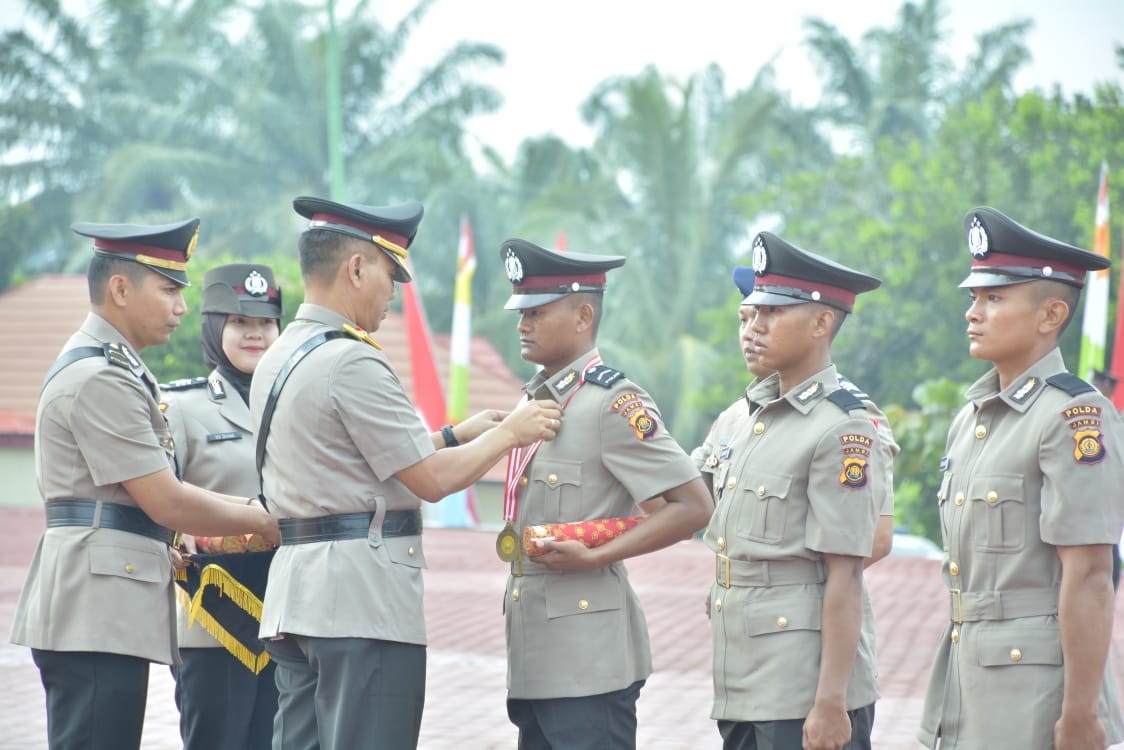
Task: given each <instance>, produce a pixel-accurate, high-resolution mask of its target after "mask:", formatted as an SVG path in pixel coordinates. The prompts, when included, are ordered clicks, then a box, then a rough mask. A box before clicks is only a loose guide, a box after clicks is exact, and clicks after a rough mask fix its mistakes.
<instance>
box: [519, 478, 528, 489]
mask: <svg viewBox="0 0 1124 750" xmlns="http://www.w3.org/2000/svg"><path fill="white" fill-rule="evenodd" d="M519 486H520V487H526V486H527V477H519Z"/></svg>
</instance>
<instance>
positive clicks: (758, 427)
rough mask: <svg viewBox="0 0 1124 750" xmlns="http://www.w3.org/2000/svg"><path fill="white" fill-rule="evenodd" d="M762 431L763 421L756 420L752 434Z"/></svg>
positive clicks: (763, 428)
mask: <svg viewBox="0 0 1124 750" xmlns="http://www.w3.org/2000/svg"><path fill="white" fill-rule="evenodd" d="M763 432H765V423H764V422H758V423H757V424H755V425H753V434H754V435H760V434H761V433H763Z"/></svg>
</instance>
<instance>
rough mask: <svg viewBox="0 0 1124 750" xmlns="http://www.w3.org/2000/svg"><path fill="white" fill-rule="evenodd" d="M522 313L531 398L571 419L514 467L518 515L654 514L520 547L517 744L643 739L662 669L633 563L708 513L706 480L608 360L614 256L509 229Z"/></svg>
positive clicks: (514, 704)
mask: <svg viewBox="0 0 1124 750" xmlns="http://www.w3.org/2000/svg"><path fill="white" fill-rule="evenodd" d="M500 254H501V257H502V259H503V261H504V267H505V269H506V271H507V276H508V280H509V281H511V283H512V285H513V289H512V295H511V298H510V299H509V300H508V302H507V305H506V308H507V309H509V310H517V311H519V324H518V331H519V340H520V348H521V350H522V356H523V359H525V360H527V361H529V362H534V363H535V364H538V365H540V366H541V369H540V370H539V372H538V373H537V374H536V375H535V377H534V378H532V380H531V381H530V382H529V383H528V384H527V385H526V387H525V390H526V392H527V396H528V398H539V399H552V400H554V401H557V402H558V403H560V404H562V405H563V409H564V413H565V417H564V420H563V424H562V427H561V429H560V430H559V431H558V437H557V439H556V440H555V441H554V442H552V443H550V444H546V445H543V446H541V447H539V448H538V449H537V450H536V451H534V452H533V453H531V454H526V453H522V452H519V451H516V452H514V454H513V459H512V460H517V458H518V457H519V456H520V454H522V457H523V459H524V460H523V461H517V463H522V464H523V465H522V466H521V467H520V470H518V471H513V470H512V469H511V468H509V472H508V474H509V480H508V481H509V490H511V491H512V492H514V493H515V494H514V495H510V497H512V499H513V501H514V502H515V509H514V510H515V518H514V519H512V520H513V526H514V527H515V528H518V529H522V528H524V527H527V526H532V525H541V524H550V523H556V522H575V521H586V520H592V519H604V518H619V517H627V516H632V515H634V514H635V513H637V511H636V505H637V503H640V504H641V507H643V508H644V509H646V510H650V511H651V513H650V515H649V516H648V517H647V518H646V519H645V520H644V521H643V522H642V523H640V524H639V525H637V526H635V527H634V528H632V529H630V530H627V531H625V532H624V533H623V534H621V535H619V536H617V537H616V538H614V539H612V540H611V541H609V542H608V543H606V544H604V545H602V546H599V547H595V548H587V547H586V546H585V545H584V544H583V543H582V542H580V541H576V540H569V541H562V540H555V541H546V542H543V543H542V544H541V545H540V547H541V549H542V550H544V551H545V554H542V555H541V556H535V557H528V556H527V555H526V554H525V553H524V552H523V549H522V545H520V548H519V552H518V553H517V554H518V558H517V559H516V560H515V561H514V562H513V563H512V575H511V577H510V578H509V579H508V584H507V591H506V595H505V599H504V611H505V615H506V632H507V655H508V679H507V682H508V703H507V706H508V716H509V717H510V718H511V721H512V722H513V723H514V724H515V725H516V726H517V727H518V728H519V748H520V750H546V749H548V748H556V749H558V750H562V749H563V748H565V750H579V749H580V748H589V750H594V749H596V750H612V749H614V748H634V747H635V746H636V700H637V697H638V696H639V692H640V688H641V687H642V686H643V684H644V681H645V680H646V679H647V677H648V675H649V674H650V673H651V671H652V660H651V653H650V648H649V643H648V631H647V625H646V623H645V621H644V613H643V611H642V610H641V608H640V602H639V601H638V599H637V598H636V594H635V592H634V591H633V590H632V586H631V585H630V584H629V582H628V574H627V572H626V570H625V566H624V564H623V562H622V561H623V560H624V559H625V558H628V557H632V556H634V555H639V554H643V553H645V552H651V551H653V550H656V549H660V548H662V547H666V546H668V545H669V544H672V543H674V542H676V541H679V540H681V539H684V538H688V537H690V536H691V534H693V533H694V532H695V531H698V530H699V529H701V528H702V527H703V526H704V525H705V524H706V520H707V518H709V516H710V509H711V502H710V498H709V497H708V495H707V491H706V486H705V485H704V484H703V482H702V479H701V478H700V476H699V472H698V470H697V469H696V468H695V466H694V465H693V463H692V462H691V460H690V458H689V457H688V456H687V455H686V454H685V453H684V452H683V450H682V448H680V447H679V444H678V443H676V442H675V440H674V439H673V438H672V437H671V435H670V434H669V433H668V432H667V429H666V427H665V426H664V425H663V424H662V420H661V418H660V415H659V411H658V409H657V408H656V405H655V403H653V401H652V399H651V397H649V395H648V394H647V393H645V392H644V390H643V389H641V388H640V387H639V386H637V385H636V384H635V383H633V382H632V381H631V380H629V379H628V378H626V377H625V376H624V374H623V373H621V372H619V371H617V370H614V369H611V368H610V367H607V366H605V365H603V364H601V363H600V362H601V359H600V355H599V353H598V351H597V344H596V338H597V329H598V325H599V324H600V319H601V312H602V295H603V293H604V288H605V282H606V272H607V271H608V270H609V269H612V268H616V267H618V266H620V265H622V264H623V263H624V262H625V259H624V258H622V257H617V256H598V255H583V254H579V253H556V252H553V251H550V250H546V249H544V248H541V247H539V246H537V245H534V244H532V243H530V242H527V241H525V240H520V239H511V240H508V241H506V242H504V243H503V246H502V247H501V249H500Z"/></svg>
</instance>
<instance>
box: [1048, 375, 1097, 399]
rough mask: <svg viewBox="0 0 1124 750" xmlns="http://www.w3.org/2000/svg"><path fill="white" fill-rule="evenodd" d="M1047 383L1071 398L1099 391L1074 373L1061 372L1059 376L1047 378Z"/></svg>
mask: <svg viewBox="0 0 1124 750" xmlns="http://www.w3.org/2000/svg"><path fill="white" fill-rule="evenodd" d="M1046 382H1047V383H1049V384H1050V385H1052V386H1054V387H1055V388H1058V389H1061V390H1063V391H1065V392H1066V393H1068V394H1069V395H1070V396H1077V395H1080V394H1082V393H1089V392H1090V391H1095V390H1097V389H1096V388H1094V387H1093V386H1092V385H1090V384H1089V383H1086V382H1085V381H1084V380H1082V379H1081V378H1079V377H1077V376H1076V375H1074V374H1073V373H1072V372H1059V373H1058V374H1057V375H1051V376H1050V377H1048V378H1046Z"/></svg>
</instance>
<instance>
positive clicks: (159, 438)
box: [12, 313, 177, 664]
mask: <svg viewBox="0 0 1124 750" xmlns="http://www.w3.org/2000/svg"><path fill="white" fill-rule="evenodd" d="M103 342H119V343H121V344H122V345H123V346H125V347H127V346H128V345H127V344H125V337H124V336H122V335H121V333H120V332H118V331H117V330H116V329H115V328H114V327H113V326H111V325H110V324H109V323H108V322H106V320H105V319H104V318H101V317H99V316H98V315H95V314H93V313H91V314H90V315H88V316H87V317H86V320H85V322H84V323H83V324H82V327H81V328H80V329H79V331H78V332H77V333H75V334H74V335H73V336H71V337H70V340H69V341H67V342H66V345H65V346H64V347H63V352H66V351H68V350H70V349H74V348H76V347H81V346H100V345H101V344H102V343H103ZM127 355H128V357H129V359H130V363H131V364H130V365H129V366H119V365H117V364H112V363H110V362H108V361H107V360H106V358H105V357H88V358H86V359H80V360H78V361H77V362H74V363H72V364H70V365H69V366H67V367H66V368H64V369H63V370H62V371H60V372H59V373H58V374H57V375H56V376H55V378H54V379H53V380H51V382H50V383H48V384H47V386H46V388H45V389H44V390H43V393H42V395H41V396H40V399H39V408H38V411H37V414H36V420H35V472H36V478H37V480H38V484H39V493H40V495H41V496H42V497H43V498H44V500H47V501H50V500H64V499H71V498H74V499H88V500H100V501H104V502H107V503H118V504H120V505H129V506H133V507H136V503H135V502H134V501H133V498H132V497H130V495H129V493H128V492H126V491H125V488H124V487H123V486H122V485H121V482H123V481H126V480H129V479H136V478H138V477H143V476H147V475H149V474H153V473H155V472H157V471H161V470H163V469H168V468H170V467H171V456H172V441H171V437H170V435H169V433H168V427H167V424H166V423H165V421H164V415H163V414H161V412H160V406H159V398H158V395H156V394H154V391H156V379H155V378H154V377H153V376H152V373H151V372H149V371H148V368H147V367H145V366H144V364H143V363H142V362H141V360H140V358H139V357H137V356H136V354H135V353H133V352H132V350H131V349H128V350H127ZM172 607H173V605H172V563H171V556H170V554H169V551H168V547H167V546H166V545H164V544H163V543H161V542H158V541H156V540H154V539H149V538H148V537H144V536H140V535H138V534H132V533H129V532H126V531H118V530H116V529H101V528H96V529H95V528H83V527H79V526H59V527H54V528H48V529H47V530H46V531H45V532H44V534H43V538H42V539H40V540H39V546H38V547H37V548H36V550H35V556H34V558H32V561H31V569H30V570H29V571H28V575H27V581H26V582H25V583H24V587H23V590H22V591H21V593H20V599H19V603H18V604H17V605H16V613H15V617H14V620H13V626H12V642H13V643H17V644H20V645H24V646H30V647H31V648H37V649H43V650H47V651H96V652H100V653H111V654H125V655H129V656H138V657H140V658H142V659H149V660H151V661H156V662H163V663H165V664H171V663H174V662H175V661H176V659H177V652H176V634H175V625H174V623H173V619H172Z"/></svg>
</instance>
